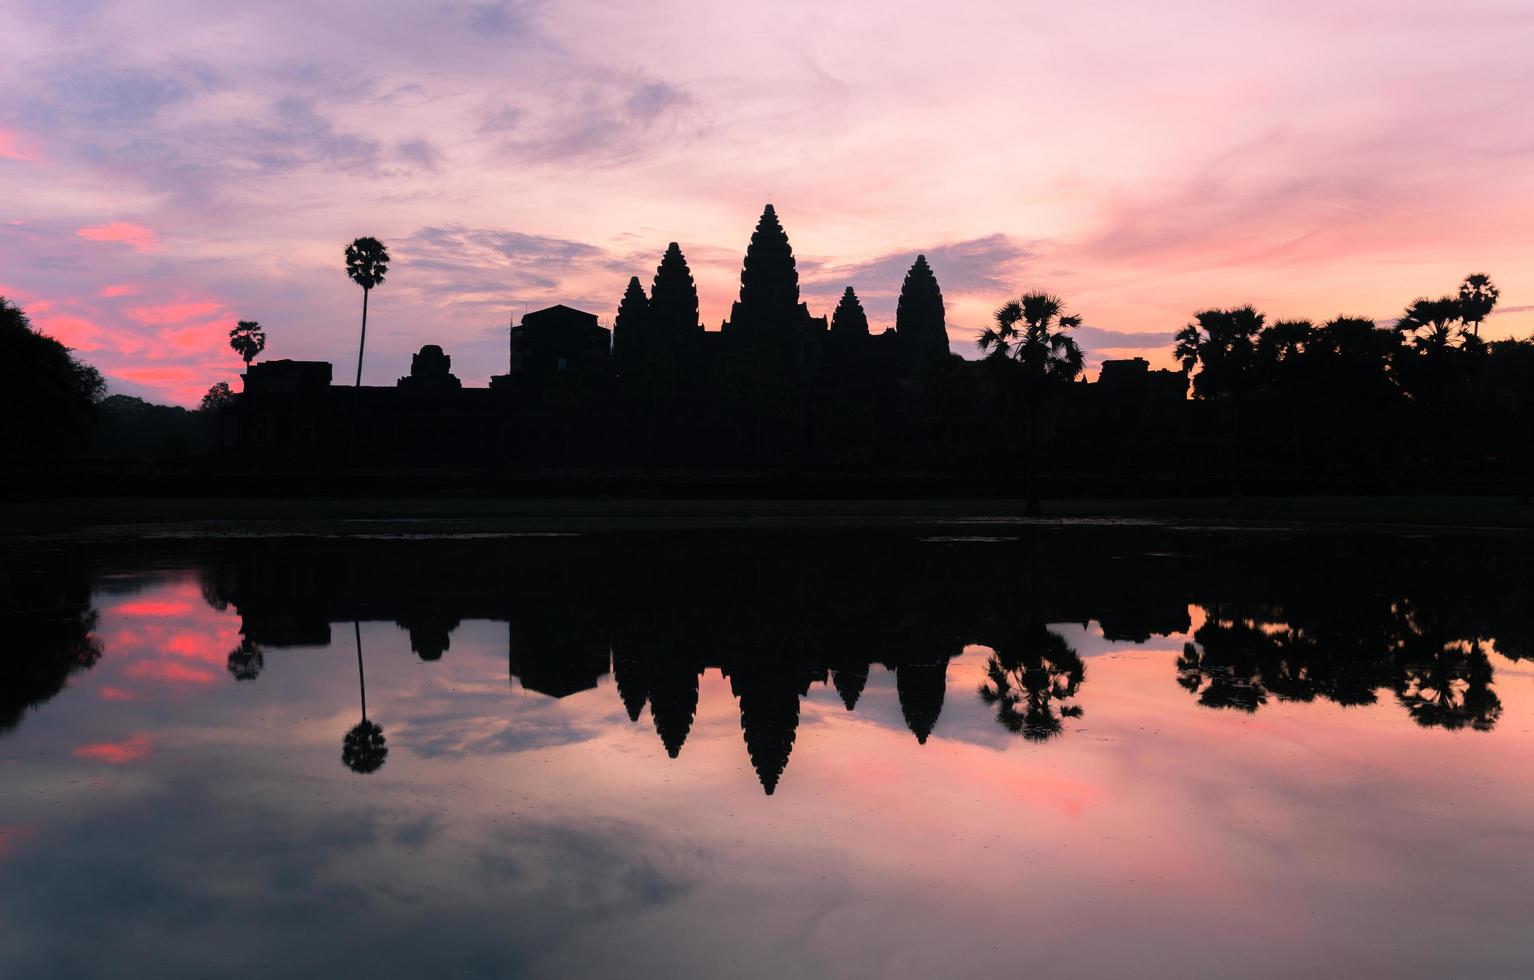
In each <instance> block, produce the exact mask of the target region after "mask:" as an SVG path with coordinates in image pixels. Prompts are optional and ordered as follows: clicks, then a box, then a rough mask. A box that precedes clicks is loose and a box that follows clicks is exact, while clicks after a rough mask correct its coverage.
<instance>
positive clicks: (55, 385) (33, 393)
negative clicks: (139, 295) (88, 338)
mask: <svg viewBox="0 0 1534 980" xmlns="http://www.w3.org/2000/svg"><path fill="white" fill-rule="evenodd" d="M105 392H106V382H104V381H103V380H102V378H101V374H100V373H99V372H98V371H97V370H96V369H95V368H93V367H91V366H90V365H88V364H84V363H82V362H80V361H78V360H76V359H75V358H74V357H73V356H72V355H71V354H70V352H69V348H67V347H65V346H64V345H63V344H61V343H59V342H58V341H57V340H54V339H53V338H52V337H49V336H47V335H45V334H41V333H38V332H37V331H35V330H33V329H32V324H31V321H29V320H28V319H27V316H26V314H25V313H23V312H22V311H21V309H20V308H19V307H17V306H14V305H12V304H11V303H9V302H7V301H6V300H5V299H4V298H0V418H3V419H4V422H3V424H0V461H7V460H34V459H46V458H50V457H56V456H63V455H69V454H72V453H77V452H79V451H80V450H82V449H84V448H85V444H86V441H87V439H88V438H89V434H90V426H91V420H92V418H93V414H94V413H93V409H94V406H95V404H96V402H97V401H99V400H100V399H101V396H102V395H103V394H105Z"/></svg>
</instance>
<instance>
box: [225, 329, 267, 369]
mask: <svg viewBox="0 0 1534 980" xmlns="http://www.w3.org/2000/svg"><path fill="white" fill-rule="evenodd" d="M229 346H230V347H232V348H234V352H235V353H236V354H238V355H240V357H242V358H244V360H245V370H247V371H249V370H250V362H251V361H253V360H254V359H255V357H256V355H257V354H259V353H261V352H262V351H264V350H266V331H264V330H262V329H261V324H259V323H257V322H256V321H254V320H241V321H240V322H239V323H237V324H235V327H234V329H233V330H230V331H229Z"/></svg>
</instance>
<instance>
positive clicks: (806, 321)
mask: <svg viewBox="0 0 1534 980" xmlns="http://www.w3.org/2000/svg"><path fill="white" fill-rule="evenodd" d="M825 332H826V322H825V318H824V317H818V318H817V317H812V316H810V311H809V308H808V307H807V306H805V304H803V303H801V302H799V270H798V269H797V268H796V267H795V265H794V250H793V247H792V246H790V245H789V243H788V233H787V232H785V231H784V230H783V226H782V224H780V223H779V222H778V213H777V211H776V210H774V209H773V207H772V205H771V204H769V205H767V206H766V207H765V208H764V209H763V210H762V217H761V219H760V220H759V221H757V223H756V231H754V232H752V233H751V244H750V245H749V246H747V248H746V259H745V262H744V263H743V264H742V266H741V270H740V299H739V300H737V301H736V302H735V304H734V306H732V307H731V308H730V319H729V320H728V321H727V322H726V323H725V324H724V334H725V336H726V337H728V338H730V340H731V342H733V343H736V344H740V345H742V346H748V347H766V348H770V349H774V350H777V351H780V352H781V353H782V354H783V355H785V356H786V357H787V359H788V360H789V361H790V362H794V363H798V364H801V365H808V364H812V363H814V361H815V360H816V359H818V357H819V353H820V341H821V339H822V337H823V336H824V334H825Z"/></svg>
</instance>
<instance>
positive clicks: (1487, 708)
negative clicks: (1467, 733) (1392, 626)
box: [1395, 601, 1502, 732]
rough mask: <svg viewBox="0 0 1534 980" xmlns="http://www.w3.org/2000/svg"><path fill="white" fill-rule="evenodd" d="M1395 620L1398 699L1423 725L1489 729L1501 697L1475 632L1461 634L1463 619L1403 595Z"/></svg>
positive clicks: (1497, 713) (1397, 606)
mask: <svg viewBox="0 0 1534 980" xmlns="http://www.w3.org/2000/svg"><path fill="white" fill-rule="evenodd" d="M1395 609H1396V615H1397V617H1398V621H1399V628H1400V629H1399V633H1398V634H1397V640H1396V645H1397V656H1398V657H1399V658H1400V660H1401V667H1400V673H1399V674H1398V675H1397V677H1396V682H1395V695H1396V700H1397V701H1398V702H1399V703H1400V704H1401V706H1402V707H1403V708H1405V709H1406V711H1407V713H1408V714H1410V715H1411V717H1412V720H1413V721H1415V722H1416V723H1417V724H1419V725H1422V726H1423V727H1424V728H1448V729H1455V730H1457V729H1461V728H1466V727H1469V728H1473V729H1475V730H1476V731H1481V732H1485V731H1490V730H1491V729H1492V727H1493V726H1495V725H1496V723H1497V719H1498V718H1500V717H1501V716H1502V699H1501V698H1499V697H1497V692H1496V691H1494V690H1492V686H1491V684H1492V675H1493V668H1492V665H1491V659H1490V658H1489V657H1487V655H1486V651H1485V649H1484V648H1483V647H1482V646H1481V643H1480V641H1479V639H1477V638H1474V637H1472V638H1461V637H1463V635H1464V632H1463V630H1464V624H1454V623H1451V622H1445V621H1443V620H1442V619H1441V618H1440V617H1438V616H1436V615H1434V614H1433V613H1432V612H1431V611H1429V610H1427V609H1424V608H1421V607H1419V606H1416V605H1414V604H1412V603H1408V602H1405V601H1402V602H1400V603H1397V604H1396V607H1395Z"/></svg>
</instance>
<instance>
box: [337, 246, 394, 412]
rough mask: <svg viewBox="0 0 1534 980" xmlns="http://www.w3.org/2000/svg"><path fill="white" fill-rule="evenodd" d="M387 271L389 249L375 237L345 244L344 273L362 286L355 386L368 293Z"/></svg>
mask: <svg viewBox="0 0 1534 980" xmlns="http://www.w3.org/2000/svg"><path fill="white" fill-rule="evenodd" d="M388 271H389V250H388V249H387V248H384V243H383V242H381V241H379V240H378V239H376V238H367V237H363V238H359V239H357V240H356V241H354V242H352V243H351V244H350V245H348V246H346V274H347V275H348V276H350V277H351V280H352V282H354V283H356V284H357V285H359V286H361V287H362V336H361V338H360V339H359V340H358V341H357V383H356V386H357V387H359V388H360V387H361V386H362V350H363V348H364V347H366V346H367V339H368V293H370V292H372V291H373V287H374V286H381V285H383V281H384V276H385V275H386V274H387V273H388Z"/></svg>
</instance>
